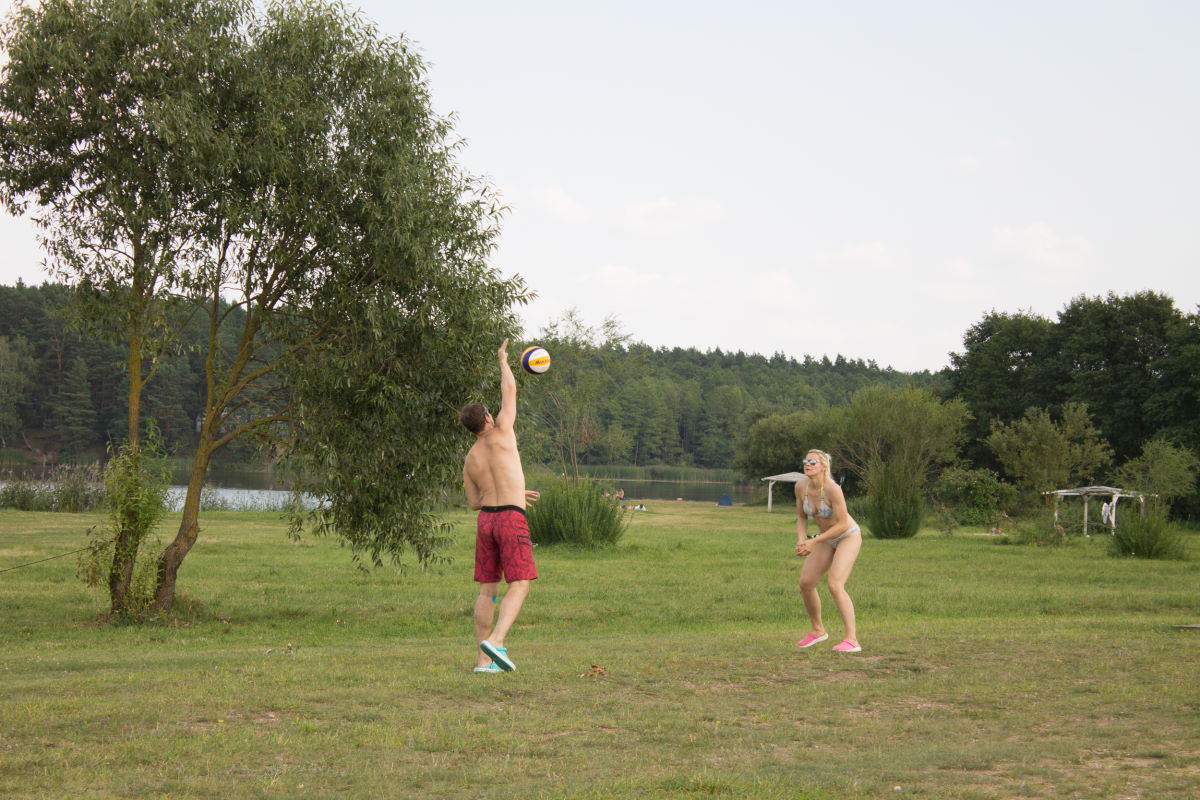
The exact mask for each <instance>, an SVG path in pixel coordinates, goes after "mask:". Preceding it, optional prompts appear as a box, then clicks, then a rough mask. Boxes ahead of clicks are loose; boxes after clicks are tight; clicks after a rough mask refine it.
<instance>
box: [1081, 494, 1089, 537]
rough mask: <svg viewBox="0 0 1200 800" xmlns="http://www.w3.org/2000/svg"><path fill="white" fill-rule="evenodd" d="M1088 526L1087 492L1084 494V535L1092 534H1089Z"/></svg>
mask: <svg viewBox="0 0 1200 800" xmlns="http://www.w3.org/2000/svg"><path fill="white" fill-rule="evenodd" d="M1087 528H1088V496H1087V495H1086V494H1085V495H1084V496H1083V535H1084V536H1089V535H1090V534H1088V531H1087Z"/></svg>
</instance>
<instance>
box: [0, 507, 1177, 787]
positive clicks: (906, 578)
mask: <svg viewBox="0 0 1200 800" xmlns="http://www.w3.org/2000/svg"><path fill="white" fill-rule="evenodd" d="M453 518H454V519H455V521H456V522H457V531H458V535H457V542H458V543H457V544H456V546H455V548H454V550H453V552H452V553H451V555H452V556H453V562H452V563H450V564H447V565H443V566H440V567H438V568H436V569H434V570H431V571H428V572H423V571H420V570H418V569H415V568H411V569H409V570H408V571H407V572H406V573H405V574H399V573H397V572H396V571H394V570H390V569H389V570H381V571H378V572H376V573H374V574H370V575H364V574H361V573H358V572H356V571H355V569H354V567H353V566H352V564H351V563H350V559H349V557H348V553H347V552H346V551H345V550H342V549H340V548H339V547H338V546H337V544H336V543H335V542H332V541H327V540H311V539H310V540H305V541H303V542H301V543H299V544H292V543H290V542H288V541H287V539H286V538H285V536H284V526H283V524H282V523H280V522H279V521H278V520H277V519H275V517H274V516H273V515H271V514H268V513H250V512H218V513H209V514H206V515H205V516H204V518H203V519H202V523H203V526H204V530H203V532H202V533H201V537H200V541H199V543H198V544H197V545H196V547H195V549H194V550H193V552H192V554H191V555H190V556H189V558H188V560H187V562H186V563H185V564H184V567H183V570H182V571H181V574H180V589H181V592H183V594H184V595H185V597H184V598H183V602H182V603H181V607H180V609H179V613H178V615H177V616H176V617H175V618H174V619H172V620H170V621H163V622H159V623H156V624H150V625H145V626H140V627H114V626H109V625H106V624H102V623H101V622H100V621H99V618H100V615H101V613H102V611H103V603H102V602H101V601H100V600H99V599H98V598H96V597H95V596H94V595H91V594H89V593H88V591H87V590H86V589H85V588H84V587H83V586H82V585H80V584H79V583H78V582H77V581H76V580H75V578H74V559H73V558H64V559H58V560H55V561H49V562H46V563H44V564H38V565H36V566H32V567H28V568H23V569H18V570H15V571H11V572H6V573H0V609H3V614H4V617H3V622H2V623H0V796H3V797H6V798H65V797H73V796H86V797H97V798H107V797H120V798H161V797H171V798H218V797H220V798H228V797H237V798H294V797H311V798H328V797H334V796H337V797H352V798H382V797H421V798H476V797H480V798H482V797H489V798H491V797H521V798H571V799H572V800H583V799H584V798H596V799H597V800H599V799H600V798H605V799H606V800H607V799H608V798H800V799H801V800H832V799H833V798H839V799H840V798H882V797H887V798H903V797H918V798H944V799H945V800H951V799H953V800H990V799H993V798H996V799H998V798H1081V799H1082V798H1087V799H1088V800H1092V799H1094V798H1099V799H1101V800H1104V799H1111V800H1121V799H1123V798H1135V797H1136V798H1151V797H1153V798H1156V799H1159V798H1181V799H1182V798H1192V797H1194V796H1195V794H1196V788H1197V786H1200V726H1198V725H1197V719H1198V717H1200V715H1198V712H1200V688H1198V684H1197V681H1196V665H1197V664H1198V663H1200V630H1185V629H1179V628H1176V627H1175V626H1177V625H1183V624H1195V623H1200V593H1198V589H1197V587H1198V586H1200V580H1198V578H1200V568H1198V566H1197V565H1198V564H1200V561H1197V558H1196V557H1197V555H1200V552H1198V551H1200V537H1198V536H1197V535H1196V534H1194V533H1188V534H1186V536H1185V540H1186V545H1187V547H1188V549H1189V553H1190V554H1191V556H1192V560H1190V561H1184V562H1164V561H1144V560H1141V559H1114V558H1109V557H1107V556H1106V555H1105V542H1104V541H1103V537H1097V538H1096V539H1094V540H1092V541H1088V542H1083V543H1075V544H1072V545H1068V546H1066V547H1061V548H1033V547H1020V546H1013V545H1007V546H1003V545H999V544H997V543H996V540H995V539H994V538H992V537H987V536H974V535H970V534H968V533H960V534H957V535H955V536H952V537H947V536H943V535H941V534H938V533H934V532H930V531H926V532H923V533H922V534H920V535H918V536H917V537H916V538H914V539H909V540H897V541H883V540H875V539H868V540H867V541H866V542H865V543H864V548H863V553H862V556H861V558H860V560H859V564H858V566H857V567H856V569H855V572H854V575H853V576H852V580H851V582H850V587H849V588H850V590H851V592H852V594H853V596H854V599H855V601H856V603H857V605H858V610H859V630H860V638H861V640H862V643H863V646H864V648H865V650H864V652H863V653H862V654H861V655H856V656H839V655H837V654H834V653H831V652H829V650H828V649H821V648H820V646H819V647H818V648H816V649H814V651H811V652H810V651H797V650H796V648H795V647H794V645H793V642H794V641H795V640H796V639H797V638H798V637H799V635H800V634H802V633H803V632H804V629H805V627H806V622H805V620H804V615H803V610H802V607H801V604H800V602H799V599H798V597H797V594H796V592H795V582H796V578H797V575H798V569H799V561H798V559H796V558H795V557H794V556H793V555H791V554H792V552H793V548H794V532H793V531H794V529H793V522H792V520H793V517H792V515H791V514H790V513H780V512H779V510H777V511H776V513H773V514H767V513H766V512H765V511H764V510H762V509H760V508H747V507H737V506H735V507H732V508H718V507H714V506H711V505H709V504H706V503H666V502H664V503H658V504H652V505H651V508H650V510H649V511H647V512H639V513H638V514H636V515H635V517H634V519H633V523H632V527H631V528H630V530H629V532H628V533H627V534H626V535H625V538H624V539H623V540H622V543H621V545H620V546H618V547H616V548H612V549H609V550H601V551H598V552H594V551H582V550H573V549H565V548H560V549H549V548H545V547H541V548H538V550H537V551H536V553H537V557H538V566H539V570H540V572H541V574H542V578H541V579H540V580H539V581H538V582H537V583H536V584H535V586H534V590H533V592H532V594H531V595H530V598H529V601H528V603H527V605H526V608H525V612H524V614H523V615H522V617H521V620H520V621H519V622H518V626H517V628H516V629H515V630H514V632H513V634H512V635H511V636H510V637H509V640H508V645H509V647H510V652H511V654H512V656H513V658H514V660H516V662H517V664H518V667H519V669H518V671H517V672H515V673H512V674H504V675H473V674H472V673H471V672H470V667H471V666H472V664H473V663H474V649H473V642H472V634H471V606H472V602H473V600H474V596H475V588H474V585H473V584H472V582H471V580H470V569H471V557H470V547H471V542H472V537H471V530H472V527H471V519H472V518H471V517H470V516H468V515H467V514H465V513H457V514H455V515H454V516H453ZM97 520H98V517H97V516H94V515H87V514H80V515H70V514H49V513H28V512H15V511H2V512H0V570H3V569H6V568H8V567H11V566H15V565H17V564H20V563H24V562H27V561H33V560H36V559H38V558H44V557H47V556H50V555H55V554H57V553H61V552H65V551H67V550H72V549H75V548H77V547H80V546H82V544H83V542H84V538H83V531H84V530H85V529H86V527H87V526H88V525H90V524H94V523H95V522H96V521H97ZM168 527H169V526H168ZM826 623H827V625H828V626H829V628H830V630H831V633H833V634H834V637H833V638H837V637H836V634H837V633H839V632H840V622H839V621H838V619H837V615H836V612H835V611H834V610H833V608H832V604H831V603H829V602H828V600H827V610H826ZM593 665H596V666H597V667H600V668H602V670H601V669H593ZM601 673H603V674H601ZM896 787H900V788H899V789H897V788H896Z"/></svg>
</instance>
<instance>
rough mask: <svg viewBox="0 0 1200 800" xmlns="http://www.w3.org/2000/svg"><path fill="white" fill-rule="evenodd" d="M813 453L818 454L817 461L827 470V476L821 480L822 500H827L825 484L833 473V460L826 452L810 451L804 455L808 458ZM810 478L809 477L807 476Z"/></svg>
mask: <svg viewBox="0 0 1200 800" xmlns="http://www.w3.org/2000/svg"><path fill="white" fill-rule="evenodd" d="M813 453H816V454H817V460H818V461H820V462H821V466H822V467H824V468H825V475H824V476H823V477H822V478H821V500H822V501H823V500H824V499H825V482H826V481H827V480H829V476H830V474H831V473H832V472H833V458H832V457H831V456H830V455H829V453H826V452H825V451H824V450H809V451H808V452H807V453H805V454H804V457H805V458H808V457H809V456H810V455H812V454H813ZM805 477H806V478H807V477H808V476H807V475H806V476H805Z"/></svg>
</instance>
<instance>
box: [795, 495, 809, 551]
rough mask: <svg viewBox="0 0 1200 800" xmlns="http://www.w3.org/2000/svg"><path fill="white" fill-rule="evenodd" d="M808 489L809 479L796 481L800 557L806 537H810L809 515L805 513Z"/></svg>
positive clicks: (797, 530)
mask: <svg viewBox="0 0 1200 800" xmlns="http://www.w3.org/2000/svg"><path fill="white" fill-rule="evenodd" d="M807 487H808V479H807V478H801V479H800V480H798V481H796V552H797V553H799V554H800V555H807V553H800V549H801V547H802V546H803V545H804V544H805V537H806V536H807V535H808V515H807V514H805V513H804V492H805V491H806V490H807Z"/></svg>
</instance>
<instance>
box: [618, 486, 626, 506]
mask: <svg viewBox="0 0 1200 800" xmlns="http://www.w3.org/2000/svg"><path fill="white" fill-rule="evenodd" d="M617 502H618V503H624V502H625V490H624V489H617Z"/></svg>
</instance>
